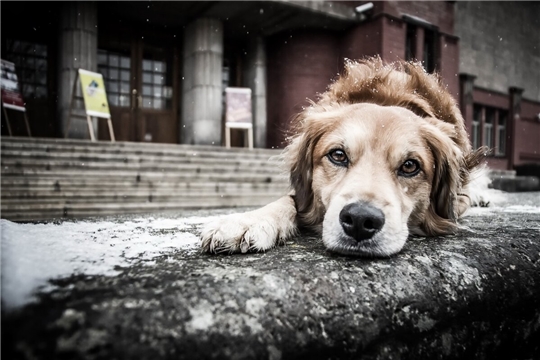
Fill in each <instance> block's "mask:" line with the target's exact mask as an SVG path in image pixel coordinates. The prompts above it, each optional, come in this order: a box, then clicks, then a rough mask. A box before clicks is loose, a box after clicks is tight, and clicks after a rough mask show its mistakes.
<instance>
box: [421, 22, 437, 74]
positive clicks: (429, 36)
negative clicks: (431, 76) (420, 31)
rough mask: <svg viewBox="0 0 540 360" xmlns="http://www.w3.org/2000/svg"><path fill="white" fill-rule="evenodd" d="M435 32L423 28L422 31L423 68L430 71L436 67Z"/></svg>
mask: <svg viewBox="0 0 540 360" xmlns="http://www.w3.org/2000/svg"><path fill="white" fill-rule="evenodd" d="M436 40H437V34H436V33H435V32H434V31H432V30H428V29H425V32H424V54H423V62H424V68H425V69H426V71H427V72H429V73H432V72H434V71H435V69H436V68H437V43H436Z"/></svg>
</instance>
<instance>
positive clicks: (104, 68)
mask: <svg viewBox="0 0 540 360" xmlns="http://www.w3.org/2000/svg"><path fill="white" fill-rule="evenodd" d="M98 72H100V73H101V74H102V75H103V80H104V81H105V88H106V89H107V97H108V100H109V105H110V106H123V107H128V106H130V88H131V86H130V77H131V75H130V74H131V59H130V58H129V56H125V55H122V54H118V53H115V52H111V51H107V50H98Z"/></svg>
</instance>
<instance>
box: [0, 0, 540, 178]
mask: <svg viewBox="0 0 540 360" xmlns="http://www.w3.org/2000/svg"><path fill="white" fill-rule="evenodd" d="M28 6H29V5H28V3H24V2H4V3H3V4H2V10H3V11H2V25H1V26H2V58H3V59H5V60H9V61H12V62H14V63H15V64H16V66H17V69H18V74H19V82H20V83H21V87H22V92H23V95H24V97H25V100H26V103H27V106H26V107H27V109H28V115H29V119H30V123H31V127H32V130H33V135H34V136H48V137H54V136H65V135H66V125H67V122H68V112H69V106H70V102H71V97H72V89H73V83H74V81H75V79H76V72H77V69H79V68H83V69H86V70H90V71H97V72H100V73H101V74H102V75H103V77H104V79H105V85H106V88H107V94H108V101H109V105H110V109H111V115H112V121H113V124H114V129H115V133H116V138H117V140H121V141H147V142H148V141H151V142H167V143H182V144H205V145H216V146H219V145H222V144H223V143H224V117H223V113H224V111H223V109H224V106H223V105H224V104H223V101H224V95H223V94H224V88H225V87H231V86H232V87H248V88H250V89H251V93H252V109H253V126H254V138H255V146H256V147H268V148H272V147H273V148H282V147H284V146H285V145H286V140H285V139H286V136H287V131H288V128H289V124H290V121H291V119H292V118H293V117H294V115H295V114H296V113H298V112H299V111H300V110H301V109H302V107H303V106H306V105H308V101H307V99H313V100H315V99H316V98H317V94H319V93H322V92H324V91H325V89H326V87H327V86H328V84H329V83H330V82H331V81H332V80H333V79H335V78H336V76H337V74H338V73H339V72H340V71H341V70H342V68H343V62H344V59H345V58H349V59H359V58H363V57H365V56H373V55H380V56H381V57H382V58H383V59H384V60H386V61H393V60H396V59H417V60H420V61H422V62H423V64H424V66H425V68H426V70H427V71H430V72H432V71H437V72H439V73H440V74H441V75H442V79H443V81H444V83H445V84H446V85H447V86H448V89H449V91H450V92H451V93H452V94H453V95H454V96H455V97H456V98H457V99H458V100H459V103H460V106H461V109H462V111H463V114H464V117H465V119H466V123H467V129H468V130H469V133H470V134H471V141H472V143H473V145H474V146H481V145H488V146H491V147H493V148H494V149H495V151H494V153H493V155H492V156H491V157H490V159H489V164H490V166H491V167H493V168H498V169H512V168H514V167H515V166H517V165H519V164H522V163H527V162H533V163H540V120H538V115H537V114H538V113H540V90H539V87H538V86H539V84H540V77H539V71H540V70H539V69H540V66H538V65H539V64H540V54H539V50H538V48H537V46H538V44H539V43H540V39H538V36H539V35H538V34H540V32H538V31H536V32H535V31H534V26H536V29H538V25H539V24H538V20H537V19H538V17H537V16H536V17H535V16H534V14H538V5H537V4H536V3H498V2H497V3H496V2H493V3H492V2H481V3H477V2H453V1H437V2H406V1H377V2H373V3H372V4H370V3H369V2H366V1H288V0H273V1H239V2H228V1H227V2H206V1H197V2H195V1H193V2H183V1H182V2H144V3H143V2H129V3H127V2H36V3H32V5H31V6H32V7H33V9H34V10H33V11H32V12H28V11H26V10H27V8H28ZM508 14H511V15H512V16H511V18H512V19H511V20H508V19H506V21H503V22H501V21H498V20H497V19H498V18H499V17H500V16H505V15H506V16H508ZM479 29H480V30H482V31H480V32H479ZM497 31H499V37H494V35H493V34H495V33H496V32H497ZM499 38H500V39H502V40H499ZM534 64H536V65H534ZM518 65H519V66H518ZM76 107H77V108H81V107H82V104H81V100H77V101H76ZM17 124H19V123H17ZM17 124H15V125H17ZM21 124H22V123H21ZM14 127H15V131H16V133H17V131H18V132H19V133H20V134H21V135H23V134H24V128H23V127H22V125H21V126H14ZM94 128H95V130H96V133H98V137H99V138H100V139H103V140H107V139H109V135H108V131H107V126H106V123H105V122H104V121H103V122H101V121H100V122H98V121H97V120H95V121H94ZM2 134H5V130H4V122H3V123H2ZM67 135H68V136H70V137H79V138H83V137H84V138H88V130H87V127H86V123H85V120H84V119H76V118H74V119H72V125H71V127H70V132H69V134H67ZM243 136H244V133H243V132H234V133H233V134H232V141H233V145H234V144H236V145H237V146H239V145H241V144H242V143H243Z"/></svg>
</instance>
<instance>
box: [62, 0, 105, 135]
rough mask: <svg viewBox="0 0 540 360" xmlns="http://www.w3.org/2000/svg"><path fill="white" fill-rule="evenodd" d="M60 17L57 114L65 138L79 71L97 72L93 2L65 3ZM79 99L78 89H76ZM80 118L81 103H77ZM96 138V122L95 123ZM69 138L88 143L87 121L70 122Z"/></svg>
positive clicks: (94, 5)
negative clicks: (74, 86) (73, 91)
mask: <svg viewBox="0 0 540 360" xmlns="http://www.w3.org/2000/svg"><path fill="white" fill-rule="evenodd" d="M60 11H61V16H60V41H59V45H58V113H59V119H60V129H61V133H62V136H63V135H65V130H66V125H67V122H68V116H69V106H70V102H71V96H72V94H71V92H72V90H73V82H74V81H75V79H76V76H77V71H78V69H79V68H80V69H85V70H89V71H96V70H97V6H96V3H95V2H79V1H73V2H71V1H70V2H64V3H62V7H61V10H60ZM77 93H78V96H81V91H80V85H79V86H77ZM76 105H77V108H78V109H79V110H78V113H79V114H83V110H84V103H83V101H82V99H81V100H78V101H77V103H76ZM93 125H94V134H96V135H97V120H94V123H93ZM68 135H69V137H71V138H84V139H89V138H90V136H89V134H88V125H87V123H86V119H82V118H72V119H71V125H70V130H69V134H68Z"/></svg>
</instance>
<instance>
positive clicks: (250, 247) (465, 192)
mask: <svg viewBox="0 0 540 360" xmlns="http://www.w3.org/2000/svg"><path fill="white" fill-rule="evenodd" d="M293 126H294V130H295V135H293V137H292V139H291V142H290V145H289V146H288V147H287V148H286V149H285V152H284V157H285V162H286V164H287V167H288V171H289V173H290V182H291V186H292V191H291V193H290V194H289V195H288V196H284V197H282V198H281V199H279V200H277V201H275V202H273V203H271V204H269V205H267V206H265V207H263V208H261V209H258V210H255V211H251V212H248V213H244V214H234V215H229V216H228V217H225V218H222V219H220V220H217V221H216V222H213V223H211V224H208V225H207V226H206V227H205V228H204V229H203V231H202V233H201V239H202V248H203V250H204V251H207V252H211V253H218V252H229V253H232V252H247V251H264V250H267V249H270V248H272V247H274V246H276V245H277V244H281V243H283V242H284V241H285V240H286V239H287V238H289V237H291V236H292V235H293V234H295V233H296V231H297V229H298V228H301V227H311V228H313V229H316V230H319V231H322V238H323V242H324V244H325V245H326V247H327V248H328V249H330V250H332V251H336V252H339V253H345V254H354V255H365V256H388V255H392V254H395V253H397V252H399V251H400V250H401V249H402V247H403V245H404V244H405V242H406V240H407V237H408V235H409V233H413V234H418V235H424V236H433V235H442V234H449V233H453V232H455V231H456V229H457V228H458V225H457V219H458V218H459V216H460V215H462V214H463V213H464V212H465V210H467V208H468V207H469V206H471V205H473V204H474V203H482V202H483V199H479V198H477V196H478V195H479V194H478V193H475V194H471V193H470V190H469V189H470V187H471V185H472V184H471V182H475V181H476V182H485V179H486V176H485V174H483V171H482V169H483V165H481V161H482V158H483V157H484V156H485V153H486V150H485V149H483V148H482V149H478V150H472V149H471V145H470V143H469V139H468V136H467V132H466V130H465V126H464V121H463V118H462V116H461V113H460V111H459V109H458V107H457V105H456V102H455V100H454V99H453V98H452V96H451V95H450V94H449V93H448V92H447V90H446V89H445V88H444V87H443V86H442V85H441V81H440V79H439V77H438V76H437V75H432V74H428V73H426V72H425V71H424V69H423V67H422V65H421V64H419V63H409V62H395V63H393V64H387V65H385V64H383V62H382V61H381V59H380V58H378V57H375V58H371V59H367V60H364V61H360V62H352V61H348V62H347V63H346V69H345V74H344V75H342V76H341V77H340V78H339V79H338V80H337V81H336V82H334V83H333V84H332V85H330V87H329V89H328V90H327V91H326V92H325V93H324V94H322V95H321V97H320V99H319V101H318V102H316V103H312V105H311V106H310V107H309V108H307V109H306V110H304V111H303V112H302V113H300V114H299V115H298V116H297V117H296V119H295V121H294V123H293ZM335 150H339V151H342V153H334V151H335ZM336 154H337V161H336V158H334V155H336ZM343 155H344V156H343ZM343 159H345V160H346V161H341V160H343ZM408 160H411V161H412V162H410V161H409V162H408ZM415 164H416V165H419V169H416V166H415ZM404 169H405V170H411V169H413V170H415V169H416V170H415V171H417V173H415V174H413V175H412V176H411V172H404ZM413 173H414V172H413ZM475 197H476V198H475ZM351 207H352V208H353V210H350V208H351ZM348 209H349V210H348ZM366 213H367V214H368V215H366ZM358 214H360V215H358ZM373 214H375V215H373ZM357 216H359V217H360V218H361V219H362V221H364V220H365V217H366V216H367V218H368V219H369V220H368V223H367V224H368V225H365V224H364V223H363V222H362V231H363V233H364V232H365V231H367V232H369V235H368V236H364V235H362V236H360V237H358V236H357V232H356V230H357V228H356V227H355V228H354V229H355V230H354V231H350V230H349V231H348V230H347V228H350V227H351V226H352V225H351V223H354V224H356V223H355V222H354V221H356V220H355V219H356V217H357ZM377 219H379V220H380V221H379V220H377ZM381 219H382V220H381ZM371 220H373V221H375V222H377V223H378V225H377V226H375V225H373V222H372V221H371ZM381 222H382V225H381ZM321 225H322V226H321ZM354 226H356V225H354ZM364 226H367V227H366V228H364ZM366 229H367V230H366ZM364 230H365V231H364Z"/></svg>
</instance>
